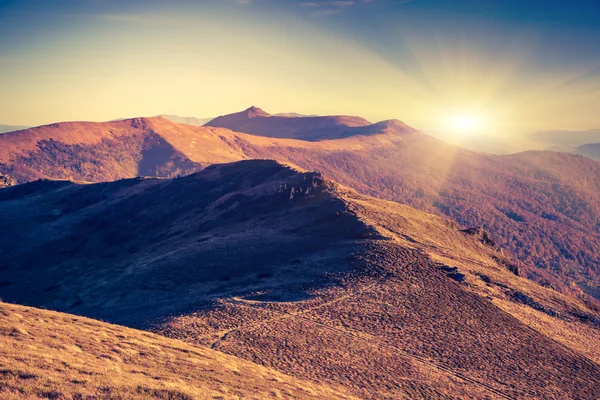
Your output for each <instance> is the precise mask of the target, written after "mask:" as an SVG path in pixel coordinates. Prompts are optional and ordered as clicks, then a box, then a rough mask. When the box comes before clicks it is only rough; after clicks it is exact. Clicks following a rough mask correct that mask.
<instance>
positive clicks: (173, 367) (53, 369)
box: [0, 303, 350, 400]
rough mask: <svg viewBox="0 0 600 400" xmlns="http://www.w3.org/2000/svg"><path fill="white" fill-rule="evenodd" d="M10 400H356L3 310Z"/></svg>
mask: <svg viewBox="0 0 600 400" xmlns="http://www.w3.org/2000/svg"><path fill="white" fill-rule="evenodd" d="M0 397H2V398H3V399H38V398H42V399H67V398H68V399H71V398H72V399H92V398H93V399H153V400H157V399H165V400H166V399H179V400H192V399H215V398H220V399H234V398H235V399H237V398H248V399H265V398H278V397H279V398H281V397H285V398H289V399H349V398H350V396H348V395H345V394H343V392H340V391H337V390H333V389H331V388H328V387H324V386H318V385H315V384H313V383H310V382H306V381H301V380H299V379H296V378H292V377H290V376H286V375H283V374H281V373H278V372H276V371H273V370H269V369H267V368H264V367H262V366H259V365H256V364H252V363H250V362H247V361H244V360H241V359H239V358H236V357H232V356H229V355H225V354H223V353H219V352H216V351H214V350H210V349H206V348H202V347H197V346H192V345H189V344H186V343H182V342H180V341H177V340H172V339H167V338H165V337H162V336H158V335H154V334H151V333H148V332H142V331H136V330H133V329H128V328H124V327H121V326H116V325H110V324H107V323H104V322H100V321H95V320H91V319H87V318H82V317H76V316H74V315H69V314H61V313H56V312H52V311H45V310H38V309H35V308H30V307H23V306H17V305H12V304H6V303H0Z"/></svg>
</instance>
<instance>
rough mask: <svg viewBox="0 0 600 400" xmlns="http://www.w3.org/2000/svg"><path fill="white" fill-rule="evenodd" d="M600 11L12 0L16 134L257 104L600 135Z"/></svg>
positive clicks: (9, 51) (233, 0)
mask: <svg viewBox="0 0 600 400" xmlns="http://www.w3.org/2000/svg"><path fill="white" fill-rule="evenodd" d="M599 11H600V6H599V5H598V2H597V1H592V0H574V1H540V0H524V1H508V0H494V1H490V0H479V1H477V0H413V1H402V0H396V1H394V0H370V1H369V0H338V1H310V0H307V1H305V0H299V1H296V0H206V1H192V0H174V1H168V2H166V1H153V0H145V1H142V0H139V1H123V0H121V1H117V0H79V1H77V0H55V1H33V0H18V1H6V0H4V1H2V0H0V83H2V85H0V122H2V123H13V124H27V125H29V124H41V123H49V122H52V121H56V120H65V119H88V120H103V119H111V118H117V117H122V116H132V115H151V114H159V113H173V114H180V115H195V116H199V117H203V116H212V115H218V114H223V113H226V112H231V111H236V110H237V109H240V108H242V107H245V106H247V105H250V104H257V105H260V106H262V107H263V108H265V109H268V110H269V111H272V112H281V111H298V112H304V113H309V114H315V113H317V114H323V113H344V114H360V115H363V116H365V117H367V118H370V119H373V120H376V119H385V118H399V119H403V120H406V121H407V122H409V123H412V124H415V125H419V126H427V127H428V128H435V127H436V126H437V125H438V124H439V123H441V122H440V121H443V119H444V115H445V114H448V113H452V112H455V111H453V110H455V109H456V110H458V109H469V110H478V111H477V112H485V113H487V114H489V119H490V120H493V121H494V123H493V125H494V126H495V128H496V129H497V130H500V125H501V127H502V129H505V130H506V129H514V130H536V129H552V128H556V129H586V128H594V127H598V126H600V121H598V120H597V117H596V112H595V110H597V109H598V106H600V104H599V103H600V100H598V99H599V98H600V50H599V49H598V46H597V43H600V28H599V27H600V12H599ZM134 93H139V95H140V96H139V97H136V96H134V95H133V94H134Z"/></svg>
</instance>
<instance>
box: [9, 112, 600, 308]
mask: <svg viewBox="0 0 600 400" xmlns="http://www.w3.org/2000/svg"><path fill="white" fill-rule="evenodd" d="M265 114H266V113H264V112H262V111H259V110H250V111H248V110H246V112H242V113H239V114H238V116H237V117H233V118H231V117H227V118H226V119H227V120H228V121H230V122H231V121H232V120H235V119H236V118H237V119H238V120H239V121H242V122H243V121H247V120H252V119H259V120H261V119H262V120H270V119H271V118H273V117H266V116H264V115H265ZM324 118H325V117H324ZM299 120H306V118H278V119H276V120H275V121H279V122H277V124H281V125H278V129H281V131H282V132H288V133H289V132H291V131H294V130H295V129H298V127H299V125H297V124H298V122H297V121H299ZM309 120H310V118H309ZM313 120H314V119H313ZM331 120H337V121H339V120H338V119H336V117H332V118H329V119H327V118H325V121H331ZM285 123H289V129H288V128H286V124H285ZM364 123H366V122H363V124H364ZM268 124H270V123H268ZM268 124H267V126H270V125H268ZM311 124H312V123H311ZM311 124H309V125H308V126H312V125H311ZM342 125H343V124H342ZM342 125H339V124H338V125H333V126H334V127H337V128H335V129H333V128H332V130H331V129H330V130H327V131H326V133H327V134H331V133H332V132H334V133H336V132H337V133H336V134H338V133H339V132H340V130H343V131H344V132H348V129H351V131H352V133H353V135H351V136H348V137H343V138H339V139H331V140H317V139H316V138H318V137H323V132H324V131H322V130H318V129H317V130H316V131H314V132H316V133H313V134H311V133H310V131H302V130H298V131H294V132H300V133H302V135H306V136H308V137H309V138H311V140H310V141H309V140H293V139H280V138H272V137H264V136H259V135H258V134H245V133H238V132H233V131H231V130H228V129H224V128H214V127H208V126H204V127H195V126H190V125H182V124H175V123H173V122H170V121H168V120H166V119H164V118H142V119H131V120H125V121H120V122H109V123H59V124H54V125H50V126H45V127H39V128H32V129H29V130H25V131H20V132H15V133H7V134H3V135H1V136H0V173H1V174H3V175H4V176H5V178H6V179H5V180H6V181H11V182H19V183H23V182H28V181H31V180H35V179H40V178H46V179H71V180H83V181H96V182H97V181H107V180H115V179H120V178H131V177H135V176H139V175H145V176H160V177H174V176H177V175H185V174H187V173H190V172H193V171H197V170H199V169H202V168H204V167H206V166H207V165H210V164H214V163H223V162H230V161H236V160H242V159H257V158H258V159H265V158H268V159H276V160H280V161H283V162H290V163H293V164H294V165H297V166H299V167H302V168H305V169H308V170H318V171H321V172H322V173H324V174H325V176H327V177H329V178H331V179H334V180H336V181H338V182H340V183H342V184H344V185H347V186H350V187H354V188H355V189H357V190H358V191H359V192H362V193H366V194H369V195H372V196H376V197H379V198H383V199H388V200H394V201H400V202H402V203H405V204H408V205H411V206H413V207H416V208H418V209H421V210H425V211H427V212H430V213H434V214H438V215H444V216H447V217H449V218H451V219H454V220H456V221H458V222H459V223H460V224H462V225H464V226H485V227H486V229H488V230H489V231H490V232H491V234H492V235H493V236H494V237H495V238H496V241H497V242H498V243H499V244H500V245H501V246H502V247H503V248H505V249H507V250H509V251H510V252H512V253H513V254H514V256H515V257H517V258H519V259H521V260H523V261H525V263H526V264H527V265H528V266H526V267H525V270H524V274H526V275H527V276H528V277H530V278H532V279H535V280H537V281H540V282H546V283H549V284H552V285H553V286H554V287H555V288H556V289H557V290H559V291H561V292H564V293H571V292H573V291H575V292H577V291H580V290H584V291H585V292H586V293H588V294H590V295H592V296H595V297H596V298H600V225H598V224H599V221H600V164H599V163H598V162H597V161H594V160H591V159H588V158H585V157H582V156H577V155H572V154H560V153H553V152H526V153H519V154H515V155H509V156H496V155H489V154H482V153H473V152H470V151H467V150H464V149H461V148H458V147H455V146H452V145H449V144H447V143H444V142H442V141H439V140H436V139H434V138H432V137H430V136H428V135H426V134H423V133H420V132H418V131H416V130H414V129H411V128H409V127H406V126H405V125H404V124H402V123H401V122H399V121H394V120H392V121H383V122H380V123H376V124H367V125H364V126H362V127H357V128H348V127H347V126H346V127H344V126H342ZM329 127H330V128H331V127H332V125H329ZM336 129H340V130H337V131H336ZM270 134H273V132H272V131H269V132H267V136H268V135H270ZM532 265H535V266H536V268H534V267H532Z"/></svg>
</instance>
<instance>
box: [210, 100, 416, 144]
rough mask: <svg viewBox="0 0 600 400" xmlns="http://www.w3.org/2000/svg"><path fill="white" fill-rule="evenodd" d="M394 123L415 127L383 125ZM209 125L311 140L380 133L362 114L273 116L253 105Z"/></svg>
mask: <svg viewBox="0 0 600 400" xmlns="http://www.w3.org/2000/svg"><path fill="white" fill-rule="evenodd" d="M385 123H388V124H394V125H395V128H396V129H404V130H405V131H407V132H414V131H415V130H414V129H412V128H410V127H409V126H407V125H404V124H402V123H401V122H400V121H386V122H383V123H380V124H385ZM206 126H214V127H219V128H227V129H231V130H232V131H236V132H244V133H249V134H253V135H259V136H267V137H273V138H291V139H301V140H309V141H319V140H331V139H340V138H344V137H349V136H354V135H366V134H372V133H373V132H379V126H376V127H375V126H373V124H371V123H370V122H369V121H367V120H366V119H364V118H361V117H351V116H345V115H337V116H326V117H300V118H299V117H288V116H285V117H284V116H275V115H271V114H269V113H267V112H265V111H263V110H261V109H260V108H257V107H250V108H248V109H247V110H245V111H242V112H239V113H235V114H229V115H225V116H221V117H218V118H215V119H213V120H212V121H210V122H208V123H207V124H206Z"/></svg>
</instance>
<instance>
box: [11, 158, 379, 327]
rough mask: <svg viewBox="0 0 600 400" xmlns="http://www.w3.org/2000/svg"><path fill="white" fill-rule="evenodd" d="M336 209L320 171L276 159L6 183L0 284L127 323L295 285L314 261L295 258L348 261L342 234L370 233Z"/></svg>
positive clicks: (311, 278) (332, 264)
mask: <svg viewBox="0 0 600 400" xmlns="http://www.w3.org/2000/svg"><path fill="white" fill-rule="evenodd" d="M306 199H310V201H306ZM344 209H345V207H344V204H343V203H342V202H341V201H339V200H338V199H337V198H335V197H334V196H332V195H331V194H329V189H328V184H327V183H326V182H324V181H323V179H322V178H321V177H320V176H319V175H318V174H315V173H300V172H297V171H295V170H293V169H291V168H288V167H283V166H281V165H280V164H278V163H276V162H274V161H253V162H241V163H236V164H230V165H218V166H212V167H209V168H207V169H205V170H203V171H202V172H200V173H198V174H194V175H190V176H187V177H185V178H181V179H176V180H156V179H132V180H122V181H117V182H113V183H102V184H94V185H77V184H72V183H68V182H40V181H38V182H32V183H29V184H25V185H19V186H15V187H11V188H7V189H4V190H2V191H1V192H0V210H1V211H0V224H1V225H2V226H3V227H6V229H2V231H0V259H1V260H2V264H1V266H0V268H2V274H3V279H4V280H5V283H4V285H3V287H2V288H1V291H0V295H1V296H2V297H3V298H4V299H6V300H10V301H15V302H19V303H26V304H30V305H36V306H45V307H52V308H55V309H58V310H64V311H69V312H73V313H78V314H84V315H87V316H93V317H96V318H102V319H105V320H109V321H112V322H118V323H122V324H127V325H130V326H140V325H143V323H144V322H147V321H149V320H151V319H154V318H158V317H162V316H164V315H167V314H171V313H174V312H185V311H186V310H190V309H197V308H198V307H202V306H203V302H206V301H207V300H208V299H210V297H211V296H210V294H211V293H219V294H221V295H224V294H226V293H235V292H236V291H237V290H240V288H243V289H244V290H246V289H248V288H249V287H252V288H254V289H255V290H261V289H264V288H265V287H273V286H282V288H285V290H287V293H289V294H293V293H295V292H296V291H299V295H301V292H302V291H301V287H302V285H304V284H308V285H315V284H318V283H319V281H323V276H322V272H323V271H322V270H321V269H320V267H319V266H318V265H314V266H312V267H311V268H309V269H306V268H302V269H298V268H297V267H296V266H294V265H293V264H290V263H291V262H292V261H294V260H295V259H297V258H298V257H307V256H309V255H312V256H313V257H315V259H322V260H323V261H322V262H324V263H325V262H327V263H329V269H328V270H329V271H330V272H333V271H335V270H338V269H342V270H343V269H347V268H348V267H347V266H346V265H345V264H346V263H345V262H343V259H344V258H345V257H346V256H347V254H348V251H349V250H348V246H351V245H352V243H351V240H352V239H354V238H356V237H360V236H362V235H368V234H369V231H368V229H366V228H365V227H364V226H363V225H362V224H361V223H360V222H359V221H357V220H355V219H353V218H352V217H351V215H349V214H347V213H346V212H345V211H344ZM31 276H36V277H37V278H36V279H35V280H32V279H31V278H30V277H31ZM132 280H133V281H135V282H138V284H139V285H140V286H139V287H138V290H131V289H132V288H131V283H132ZM108 293H110V296H109V297H110V298H108V299H107V294H108Z"/></svg>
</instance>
